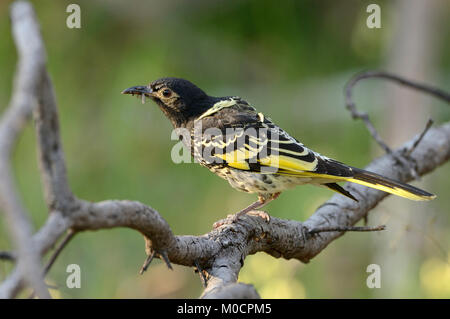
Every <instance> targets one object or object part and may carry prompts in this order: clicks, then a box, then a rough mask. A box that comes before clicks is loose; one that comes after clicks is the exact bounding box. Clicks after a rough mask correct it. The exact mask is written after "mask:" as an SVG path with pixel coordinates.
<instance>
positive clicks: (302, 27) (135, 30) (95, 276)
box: [0, 0, 450, 298]
mask: <svg viewBox="0 0 450 319" xmlns="http://www.w3.org/2000/svg"><path fill="white" fill-rule="evenodd" d="M73 2H74V1H72V0H71V1H52V0H39V1H32V3H33V5H34V6H35V10H36V12H37V16H38V19H39V21H40V23H41V30H42V34H43V37H44V40H45V44H46V47H47V52H48V70H49V72H50V75H51V77H52V80H53V84H54V87H55V91H56V96H57V101H58V106H59V111H60V121H61V133H62V141H63V145H64V150H65V153H66V160H67V168H68V174H69V180H70V185H71V187H72V189H73V192H74V193H75V194H76V195H77V196H78V197H80V198H83V199H86V200H91V201H100V200H105V199H131V200H138V201H141V202H143V203H145V204H148V205H150V206H151V207H153V208H155V209H156V210H158V211H159V212H160V213H161V215H162V216H163V217H164V218H165V219H166V220H167V221H168V223H169V224H170V225H171V226H172V230H173V231H174V233H175V234H193V235H201V234H204V233H206V232H208V231H210V230H211V227H212V224H213V223H214V222H215V221H217V220H218V219H220V218H223V217H225V216H226V215H227V214H230V213H233V212H236V211H238V210H239V209H241V208H242V207H244V206H246V205H248V204H249V203H250V202H252V201H253V200H254V195H248V194H245V193H240V192H237V191H235V190H234V189H232V188H231V187H230V186H229V185H228V184H227V182H225V181H224V180H222V179H220V178H218V177H216V176H214V175H213V174H211V173H210V172H209V171H207V170H206V169H204V168H202V167H199V166H197V165H194V164H178V165H177V164H174V163H173V162H172V161H171V157H170V151H171V148H172V146H173V145H174V144H175V143H176V141H171V140H170V133H171V129H172V128H171V126H170V123H169V121H167V120H166V119H165V117H164V116H163V114H162V113H161V112H160V111H159V109H158V108H157V107H155V105H154V104H153V103H150V102H148V103H147V104H145V105H141V104H140V102H139V101H138V100H136V99H131V98H130V97H129V96H124V95H121V94H120V92H121V91H122V90H123V89H125V88H127V87H130V86H133V85H142V84H146V83H148V82H150V81H152V80H154V79H157V78H159V77H163V76H177V77H184V78H186V79H189V80H191V81H192V82H194V83H196V84H197V85H198V86H200V87H201V88H203V89H204V90H205V91H207V92H208V93H209V94H210V95H216V96H226V95H239V96H241V97H243V98H245V99H246V100H248V101H249V102H250V103H252V104H253V105H255V106H256V107H257V108H258V109H259V110H260V111H262V112H264V113H265V114H266V115H268V116H270V117H271V118H272V119H273V120H274V121H275V122H276V123H278V124H279V125H281V126H283V127H284V128H285V129H286V130H287V131H288V132H289V133H291V134H292V135H294V136H295V137H297V138H298V139H300V140H301V141H302V142H304V143H305V144H306V145H308V146H310V147H311V148H313V149H314V150H316V151H318V152H320V153H322V154H325V155H327V156H330V157H333V158H336V159H337V160H340V161H342V162H345V163H348V164H350V165H353V166H359V167H364V166H365V165H367V164H368V163H369V162H370V161H371V160H372V159H373V158H374V157H376V156H379V155H381V154H382V152H381V150H380V149H379V148H378V147H377V146H376V145H375V144H374V142H373V140H372V139H371V138H370V136H369V134H368V132H367V131H366V129H365V127H364V125H363V124H362V123H361V122H356V121H353V120H352V119H351V117H350V116H349V114H348V112H347V111H346V110H345V107H344V101H343V94H342V93H343V91H342V90H343V87H344V85H345V83H346V81H348V80H349V79H350V77H351V76H352V75H353V74H355V73H357V72H359V71H361V70H366V69H386V70H389V71H396V72H397V73H399V74H402V75H405V76H409V77H410V78H413V79H416V80H418V81H424V82H428V83H430V84H435V85H436V86H438V87H441V88H443V89H447V90H449V89H450V41H449V40H450V19H448V18H449V16H450V6H449V5H448V2H446V1H439V0H432V1H427V2H426V3H427V5H426V6H424V5H422V6H421V5H420V3H418V6H413V5H408V4H406V3H407V2H408V1H377V2H376V3H378V4H379V5H380V6H381V9H382V12H381V13H382V16H381V17H382V28H381V29H369V28H367V26H366V19H367V17H368V15H369V14H368V13H367V12H366V7H367V5H368V4H370V3H373V1H370V2H369V1H360V0H353V1H339V2H338V1H332V0H328V1H320V2H319V1H313V0H310V1H293V0H286V1H278V2H277V1H266V0H264V1H262V0H231V1H208V0H195V1H181V0H176V1H162V0H161V1H144V0H141V1H119V0H115V1H106V0H97V1H86V0H79V1H76V3H78V4H79V5H80V7H81V26H82V27H81V29H69V28H67V27H66V18H67V16H68V15H69V14H68V13H66V7H67V5H68V4H70V3H73ZM419 2H422V3H425V1H419ZM9 4H10V1H1V2H0V39H1V41H0V72H1V75H2V76H1V77H0V101H1V103H0V111H3V110H4V108H5V107H6V105H7V103H8V100H9V98H10V92H11V87H12V78H13V74H14V70H15V64H16V61H17V57H16V51H15V47H14V44H13V41H12V37H11V27H10V22H9V17H8V10H9ZM410 7H414V9H413V8H410ZM408 23H409V24H408ZM415 29H418V30H419V31H420V32H424V34H425V36H424V35H423V34H422V33H420V32H415ZM402 52H406V53H407V54H404V53H402ZM416 52H419V53H420V54H416V55H415V53H416ZM408 59H409V60H410V61H409V62H408ZM405 61H406V62H405ZM407 62H408V63H409V64H407ZM402 63H403V65H402ZM405 63H406V64H405ZM406 91H407V92H406ZM387 92H391V93H389V94H388V93H387ZM398 92H400V93H398ZM395 94H409V95H408V96H409V98H410V100H411V101H413V102H411V103H410V104H413V103H416V102H417V101H420V103H419V104H423V105H419V108H416V109H415V108H414V106H411V109H408V110H409V111H408V113H407V114H406V115H405V113H403V114H401V115H400V116H399V115H398V114H396V113H395V110H396V109H397V103H394V102H392V101H395V99H394V100H393V98H392V95H395ZM355 100H356V103H357V105H358V106H359V108H360V109H363V110H367V111H368V112H369V113H370V115H371V116H372V118H373V120H374V123H375V125H376V126H377V127H378V128H379V129H380V132H381V135H382V136H383V138H385V139H386V140H387V141H390V143H391V145H392V146H394V147H395V146H399V145H400V144H401V142H404V141H406V140H407V139H410V138H411V137H412V136H413V135H414V134H415V133H418V132H420V131H421V130H422V128H423V127H424V125H425V123H426V120H427V119H428V118H429V117H432V118H433V119H434V120H435V122H436V125H438V124H439V123H443V122H445V121H448V120H450V111H449V109H448V105H446V104H445V103H443V102H440V101H438V100H435V99H431V98H429V97H423V95H421V94H419V93H415V92H412V93H411V92H410V91H409V90H406V89H402V88H398V87H397V86H395V85H393V84H386V83H383V82H382V81H379V80H368V81H366V82H363V83H360V84H358V86H357V87H356V91H355ZM399 107H400V106H399ZM397 113H398V112H397ZM414 114H415V115H416V120H414V121H413V120H409V119H410V118H411V119H412V118H413V117H414ZM395 132H404V135H405V136H401V138H400V135H401V134H400V133H395ZM402 134H403V133H402ZM14 165H15V173H16V176H17V179H18V184H19V187H20V190H21V191H22V194H23V200H24V202H25V203H26V206H27V208H28V210H29V211H30V213H31V218H32V220H33V223H34V227H35V229H38V228H39V227H40V226H41V225H42V224H43V222H44V221H45V219H46V217H47V211H46V208H45V204H44V202H43V199H42V188H41V183H40V179H39V172H38V168H37V164H36V148H35V136H34V132H33V126H32V125H29V126H28V128H27V129H26V130H25V132H24V134H23V135H22V136H21V137H20V140H19V144H18V146H17V149H16V152H15V156H14ZM448 165H449V164H446V165H445V166H443V167H441V168H439V170H438V171H436V172H433V173H431V174H429V175H428V176H425V177H424V178H423V179H422V181H421V182H420V183H417V182H416V183H414V184H415V185H420V186H422V187H425V188H426V189H427V190H429V191H431V192H434V193H436V194H437V195H438V198H437V199H436V200H435V201H433V202H431V203H412V204H411V203H409V202H407V201H406V200H404V199H399V198H388V199H387V200H385V201H383V203H382V204H380V205H379V207H377V208H376V209H375V210H373V211H372V212H371V215H370V217H369V223H370V224H373V225H376V224H379V223H386V224H387V227H388V230H387V231H385V232H380V233H348V234H346V235H345V236H343V237H342V238H340V239H338V240H336V241H335V242H333V243H332V244H331V245H330V246H329V247H327V248H326V249H325V250H324V251H323V252H322V253H321V254H320V255H318V256H317V257H316V258H314V259H313V260H312V261H311V262H310V263H309V264H307V265H304V264H301V263H300V262H298V261H296V260H290V261H286V260H281V259H274V258H272V257H270V256H268V255H265V254H263V253H259V254H256V255H253V256H249V257H248V258H247V259H246V262H245V266H244V267H243V269H242V271H241V274H240V278H239V279H240V280H241V281H244V282H247V283H253V284H254V285H255V286H256V288H257V290H258V291H259V292H260V294H261V296H262V297H266V298H375V297H376V298H380V297H387V298H391V297H394V298H399V297H407V298H421V297H424V298H431V297H437V298H449V297H450V266H449V265H450V232H449V230H450V211H449V207H450V198H449V196H448V195H449V189H450V181H449V180H450V179H449V177H450V174H449V166H448ZM331 195H332V194H331V192H330V191H328V190H325V189H321V188H317V187H310V186H304V187H298V188H296V189H294V190H291V191H287V192H285V193H283V194H282V196H281V197H280V198H279V199H278V200H277V201H274V202H273V203H271V204H270V205H269V206H268V207H267V210H268V211H269V213H270V214H272V215H274V216H277V217H280V218H289V219H295V220H306V219H307V218H308V217H309V216H310V215H311V214H312V213H313V212H314V210H315V209H316V208H317V207H318V206H319V205H320V204H321V203H323V202H324V201H325V200H327V199H328V198H329V197H330V196H331ZM9 249H11V246H10V241H9V237H8V234H7V231H6V229H5V227H4V223H3V219H2V217H0V250H9ZM144 259H145V253H144V241H143V239H142V237H141V236H140V234H138V233H137V232H135V231H132V230H128V229H113V230H105V231H98V232H86V233H82V234H79V235H77V236H76V237H75V239H74V240H73V241H72V242H71V243H70V244H69V246H68V247H67V248H66V249H65V250H64V251H63V253H62V254H61V256H60V258H59V259H58V261H57V262H56V264H55V265H54V267H53V269H52V270H51V272H50V274H49V276H48V281H49V283H50V284H52V285H54V286H55V287H57V289H54V290H52V294H53V295H54V296H55V297H61V298H168V297H170V298H172V297H176V298H184V297H189V298H191V297H192V298H195V297H198V296H199V295H200V293H201V291H202V287H201V282H200V280H199V278H198V275H196V274H195V273H194V271H193V269H190V268H186V267H181V266H175V269H174V271H169V270H168V269H167V268H166V267H165V266H164V265H163V264H162V263H161V262H160V261H159V260H157V261H155V262H154V264H152V266H151V267H150V268H149V271H147V273H145V275H143V276H140V275H139V274H138V270H139V267H140V266H141V264H142V262H143V261H144ZM72 263H74V264H78V265H80V267H81V275H82V281H81V288H80V289H68V288H67V287H66V285H65V282H66V278H67V275H68V274H67V273H66V267H67V265H68V264H72ZM372 263H375V264H379V265H380V266H381V269H382V280H381V285H382V286H381V288H379V289H369V288H368V287H367V286H366V278H367V276H368V273H366V268H367V266H368V265H369V264H372ZM11 269H12V266H11V265H10V264H8V263H5V262H0V281H1V280H3V279H4V278H5V277H6V276H7V274H8V272H9V271H10V270H11ZM23 296H25V297H26V296H27V294H24V295H23Z"/></svg>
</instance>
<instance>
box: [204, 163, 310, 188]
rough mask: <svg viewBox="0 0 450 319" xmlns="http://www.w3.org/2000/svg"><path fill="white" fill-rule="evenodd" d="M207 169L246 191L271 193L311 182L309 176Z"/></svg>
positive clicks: (232, 169) (223, 168)
mask: <svg viewBox="0 0 450 319" xmlns="http://www.w3.org/2000/svg"><path fill="white" fill-rule="evenodd" d="M209 169H210V170H211V171H212V172H213V173H215V174H217V175H218V176H220V177H222V178H224V179H226V180H227V181H228V182H229V183H230V185H231V186H232V187H233V188H235V189H237V190H240V191H243V192H247V193H257V194H262V193H264V194H273V193H278V192H282V191H284V190H287V189H290V188H293V187H295V186H297V185H302V184H308V183H311V178H309V177H291V176H283V175H277V174H262V173H252V172H246V171H243V170H238V169H234V168H229V167H222V168H212V167H210V168H209Z"/></svg>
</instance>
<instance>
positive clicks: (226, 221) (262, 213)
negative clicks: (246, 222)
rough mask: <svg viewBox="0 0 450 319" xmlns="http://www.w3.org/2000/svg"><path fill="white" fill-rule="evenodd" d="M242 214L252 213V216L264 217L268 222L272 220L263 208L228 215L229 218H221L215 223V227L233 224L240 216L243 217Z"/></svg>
mask: <svg viewBox="0 0 450 319" xmlns="http://www.w3.org/2000/svg"><path fill="white" fill-rule="evenodd" d="M242 215H250V216H257V217H261V218H262V219H264V220H265V221H266V222H267V223H268V222H270V215H269V214H268V213H267V212H265V211H263V210H251V211H248V212H245V213H241V212H239V213H236V214H233V215H228V216H227V218H224V219H221V220H219V221H217V222H215V223H214V224H213V228H214V229H216V228H219V227H220V226H223V225H226V224H232V223H235V222H237V221H238V220H239V218H241V217H242Z"/></svg>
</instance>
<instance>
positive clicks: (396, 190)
mask: <svg viewBox="0 0 450 319" xmlns="http://www.w3.org/2000/svg"><path fill="white" fill-rule="evenodd" d="M353 171H354V172H355V174H354V175H353V176H352V177H349V178H348V179H346V180H347V181H349V182H352V183H356V184H361V185H364V186H367V187H371V188H375V189H379V190H381V191H383V192H387V193H390V194H394V195H397V196H401V197H405V198H408V199H412V200H417V201H425V200H432V199H434V198H436V195H434V194H430V193H428V192H426V191H424V190H422V189H420V188H417V187H414V186H411V185H408V184H405V183H401V182H397V181H394V180H392V179H389V178H387V177H384V176H381V175H378V174H375V173H372V172H368V171H365V170H362V169H357V168H353Z"/></svg>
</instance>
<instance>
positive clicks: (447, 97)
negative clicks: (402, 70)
mask: <svg viewBox="0 0 450 319" xmlns="http://www.w3.org/2000/svg"><path fill="white" fill-rule="evenodd" d="M368 78H381V79H386V80H390V81H393V82H396V83H398V84H401V85H404V86H407V87H410V88H413V89H416V90H419V91H422V92H424V93H427V94H430V95H431V96H434V97H436V98H439V99H442V100H443V101H446V102H447V103H450V94H448V93H447V92H445V91H443V90H441V89H438V88H435V87H432V86H429V85H426V84H420V83H416V82H414V81H411V80H407V79H405V78H402V77H400V76H398V75H395V74H391V73H388V72H381V71H367V72H362V73H360V74H357V75H356V76H354V77H353V78H352V79H351V80H350V81H349V82H348V83H347V85H346V86H345V104H346V107H347V109H348V110H349V111H350V113H351V115H352V117H353V119H361V120H362V121H363V122H364V124H365V125H366V127H367V130H368V131H369V133H370V135H371V136H372V137H373V138H374V139H375V141H376V142H377V143H378V145H380V147H381V148H382V149H383V150H384V151H385V152H386V153H388V154H393V156H394V158H395V159H396V160H397V162H398V163H400V164H402V165H403V166H406V167H408V168H409V170H410V171H411V174H412V175H413V176H414V179H419V174H418V173H417V172H416V170H415V168H414V163H409V161H408V160H407V159H405V157H407V156H408V155H409V154H410V153H411V152H412V150H414V148H415V146H414V147H413V148H412V149H411V151H410V152H405V153H404V154H398V153H393V152H392V150H391V148H390V147H389V146H388V145H387V144H386V143H385V142H384V141H383V139H382V138H381V136H380V134H378V131H377V130H376V129H375V126H374V125H373V123H372V122H371V121H370V118H369V115H368V114H367V113H366V112H359V111H358V110H357V109H356V106H355V103H354V102H353V98H352V90H353V87H354V86H355V85H356V83H358V82H359V81H361V80H364V79H368ZM432 123H433V122H432V120H431V119H430V120H429V121H428V123H427V126H426V129H425V130H424V131H423V135H425V134H426V132H427V131H428V129H429V127H430V126H431V124H432ZM422 138H423V136H422V137H420V138H419V139H417V144H418V143H420V141H421V140H422Z"/></svg>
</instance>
